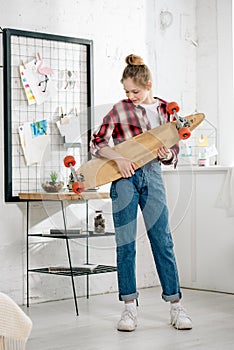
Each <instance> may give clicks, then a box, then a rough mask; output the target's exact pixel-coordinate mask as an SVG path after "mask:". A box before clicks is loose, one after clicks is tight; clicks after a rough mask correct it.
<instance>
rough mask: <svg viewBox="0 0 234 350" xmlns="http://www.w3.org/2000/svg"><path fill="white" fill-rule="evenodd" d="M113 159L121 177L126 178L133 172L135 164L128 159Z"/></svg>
mask: <svg viewBox="0 0 234 350" xmlns="http://www.w3.org/2000/svg"><path fill="white" fill-rule="evenodd" d="M114 161H115V162H116V164H117V166H118V169H119V171H120V173H121V175H122V177H124V178H128V177H131V176H132V175H134V174H135V170H136V166H135V164H134V163H133V162H132V161H131V160H130V159H128V158H116V159H114Z"/></svg>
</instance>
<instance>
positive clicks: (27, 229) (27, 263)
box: [26, 201, 29, 307]
mask: <svg viewBox="0 0 234 350" xmlns="http://www.w3.org/2000/svg"><path fill="white" fill-rule="evenodd" d="M26 217H27V219H26V270H27V272H26V294H27V295H26V296H27V307H29V271H28V270H29V251H28V249H29V237H28V235H29V201H27V207H26Z"/></svg>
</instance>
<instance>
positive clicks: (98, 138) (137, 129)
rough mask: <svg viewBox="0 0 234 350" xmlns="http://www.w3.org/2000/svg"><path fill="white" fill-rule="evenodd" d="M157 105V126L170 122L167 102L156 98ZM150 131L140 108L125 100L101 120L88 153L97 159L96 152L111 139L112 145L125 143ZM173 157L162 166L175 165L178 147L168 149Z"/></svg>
mask: <svg viewBox="0 0 234 350" xmlns="http://www.w3.org/2000/svg"><path fill="white" fill-rule="evenodd" d="M156 100H157V101H158V105H157V107H156V109H155V118H158V119H159V124H165V123H168V122H170V115H169V114H168V113H167V110H166V106H167V102H166V101H164V100H162V99H159V98H156ZM149 129H151V126H150V122H149V120H148V118H147V114H146V111H145V109H144V108H143V107H141V106H136V105H134V104H133V103H132V101H131V100H129V99H125V100H122V101H120V102H118V103H116V104H115V105H114V106H113V108H112V109H111V110H110V111H109V113H108V114H107V115H106V116H105V117H104V118H103V122H102V124H101V126H100V127H99V128H98V130H96V131H95V132H94V133H93V135H92V138H91V142H90V151H91V154H92V155H94V156H95V157H99V155H98V151H99V150H100V149H101V148H102V147H105V146H107V145H108V144H109V141H110V139H111V138H112V139H113V143H114V145H117V144H118V143H120V142H123V141H126V140H127V139H129V138H130V137H133V136H136V135H138V134H141V133H142V132H144V131H146V130H149ZM170 150H171V152H172V154H173V157H172V159H171V160H170V161H166V160H162V163H163V164H175V166H176V164H177V155H178V153H179V145H178V144H176V145H174V146H173V147H171V148H170Z"/></svg>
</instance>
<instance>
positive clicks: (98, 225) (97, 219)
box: [94, 210, 105, 233]
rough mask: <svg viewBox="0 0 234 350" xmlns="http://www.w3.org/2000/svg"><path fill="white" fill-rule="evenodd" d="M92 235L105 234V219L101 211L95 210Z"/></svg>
mask: <svg viewBox="0 0 234 350" xmlns="http://www.w3.org/2000/svg"><path fill="white" fill-rule="evenodd" d="M94 233H105V218H104V217H103V214H102V210H96V211H95V216H94Z"/></svg>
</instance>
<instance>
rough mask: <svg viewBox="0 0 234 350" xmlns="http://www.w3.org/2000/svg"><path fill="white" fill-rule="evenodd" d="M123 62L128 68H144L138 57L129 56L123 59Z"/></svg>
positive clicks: (141, 60)
mask: <svg viewBox="0 0 234 350" xmlns="http://www.w3.org/2000/svg"><path fill="white" fill-rule="evenodd" d="M125 62H126V63H127V65H130V66H144V61H143V59H142V58H141V57H140V56H137V55H134V54H131V55H128V56H127V57H126V58H125Z"/></svg>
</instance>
